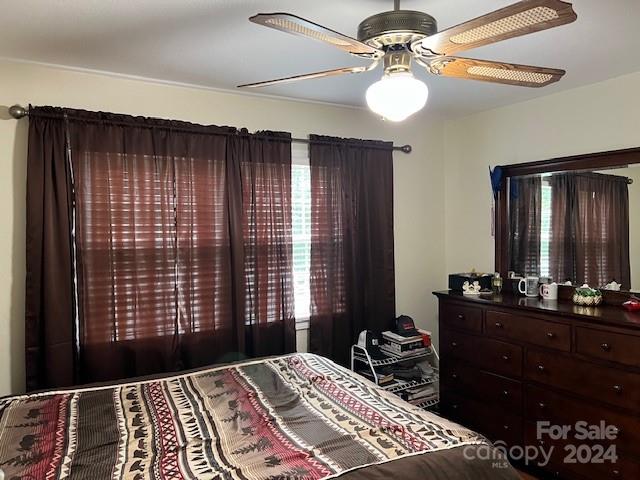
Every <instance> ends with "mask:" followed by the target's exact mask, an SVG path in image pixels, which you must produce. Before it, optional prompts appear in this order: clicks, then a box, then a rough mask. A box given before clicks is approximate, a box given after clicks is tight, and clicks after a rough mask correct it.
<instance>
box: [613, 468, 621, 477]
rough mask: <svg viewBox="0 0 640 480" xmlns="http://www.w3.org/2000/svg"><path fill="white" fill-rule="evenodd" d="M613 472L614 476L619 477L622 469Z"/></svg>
mask: <svg viewBox="0 0 640 480" xmlns="http://www.w3.org/2000/svg"><path fill="white" fill-rule="evenodd" d="M611 473H613V476H614V477H619V476H620V470H614V471H613V472H611Z"/></svg>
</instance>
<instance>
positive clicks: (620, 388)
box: [613, 385, 624, 394]
mask: <svg viewBox="0 0 640 480" xmlns="http://www.w3.org/2000/svg"><path fill="white" fill-rule="evenodd" d="M623 390H624V388H623V387H622V385H614V386H613V391H614V392H616V393H618V394H620V393H622V391H623Z"/></svg>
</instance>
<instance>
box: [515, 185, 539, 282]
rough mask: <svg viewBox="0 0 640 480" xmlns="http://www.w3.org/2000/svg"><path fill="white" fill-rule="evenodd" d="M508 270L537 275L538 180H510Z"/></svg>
mask: <svg viewBox="0 0 640 480" xmlns="http://www.w3.org/2000/svg"><path fill="white" fill-rule="evenodd" d="M509 188H510V191H511V195H510V199H511V201H510V202H509V220H510V221H509V226H510V228H511V232H510V235H509V249H510V254H509V258H510V261H511V264H510V266H509V270H512V271H514V272H518V273H520V274H524V275H536V274H538V273H539V272H540V228H541V225H542V223H541V221H542V179H541V178H540V177H538V176H536V177H524V178H517V177H513V178H511V179H510V183H509Z"/></svg>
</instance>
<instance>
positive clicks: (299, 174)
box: [291, 143, 311, 328]
mask: <svg viewBox="0 0 640 480" xmlns="http://www.w3.org/2000/svg"><path fill="white" fill-rule="evenodd" d="M291 161H292V166H291V196H292V199H291V209H292V212H291V213H292V222H291V223H292V230H293V232H292V241H293V283H294V300H295V315H296V323H297V325H298V328H305V327H306V326H307V325H308V322H309V315H310V309H311V290H310V284H309V275H310V265H311V172H310V169H309V146H308V145H306V144H303V143H294V144H292V146H291Z"/></svg>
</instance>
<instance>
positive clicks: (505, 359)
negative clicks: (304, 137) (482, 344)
mask: <svg viewBox="0 0 640 480" xmlns="http://www.w3.org/2000/svg"><path fill="white" fill-rule="evenodd" d="M509 359H510V357H509V355H502V360H504V361H505V362H508V361H509Z"/></svg>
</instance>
